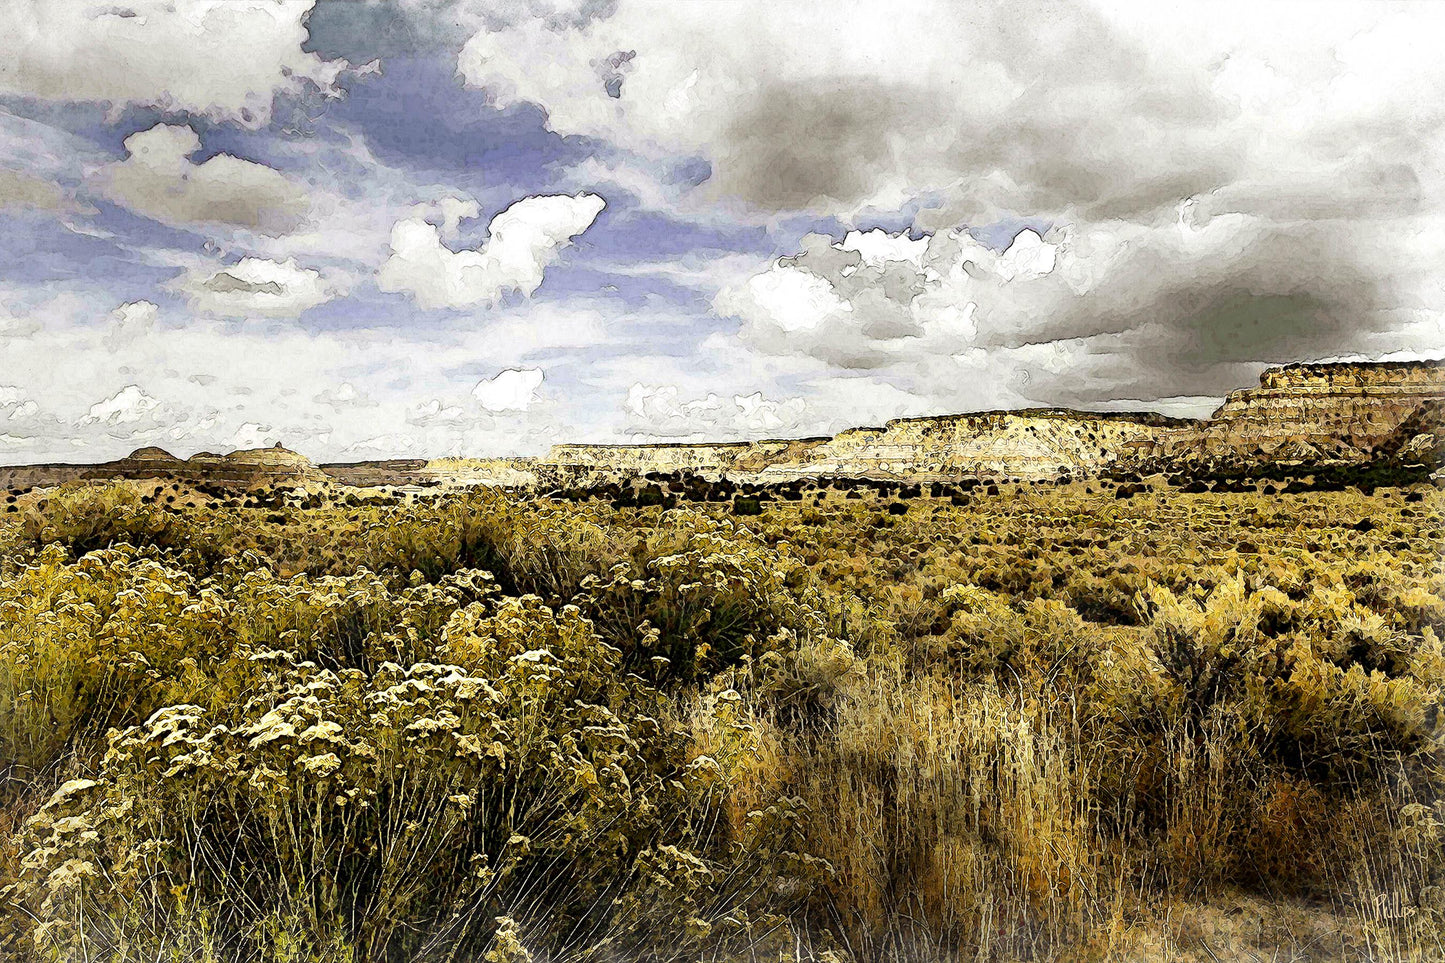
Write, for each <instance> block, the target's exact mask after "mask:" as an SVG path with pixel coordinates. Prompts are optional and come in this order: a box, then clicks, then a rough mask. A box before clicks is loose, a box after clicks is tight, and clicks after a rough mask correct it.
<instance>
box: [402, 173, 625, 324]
mask: <svg viewBox="0 0 1445 963" xmlns="http://www.w3.org/2000/svg"><path fill="white" fill-rule="evenodd" d="M606 206H607V205H606V202H605V201H604V200H603V199H602V198H601V197H598V196H597V195H596V194H586V193H579V194H576V195H566V194H559V195H542V196H538V197H525V198H523V199H521V200H519V201H516V202H515V203H513V204H512V205H511V206H510V207H508V208H507V209H506V210H504V211H502V212H501V213H500V214H498V215H497V216H496V217H493V218H492V220H491V223H490V225H489V226H488V231H489V234H490V236H489V237H488V239H487V241H486V243H485V244H483V245H482V246H481V247H480V248H477V249H475V250H462V251H457V252H453V251H452V250H451V249H450V248H448V247H447V246H446V245H445V244H443V243H442V241H443V239H444V238H447V237H455V234H456V231H457V227H458V223H459V222H460V221H461V220H463V219H467V218H474V217H476V216H477V215H478V214H479V213H480V210H479V208H478V207H477V205H476V203H475V202H471V201H466V200H462V199H458V198H451V199H448V200H445V201H442V202H441V203H440V204H439V205H437V206H436V208H435V209H434V211H433V214H434V215H435V216H439V217H440V218H441V220H442V225H441V227H440V228H438V227H436V226H434V225H432V224H429V223H427V221H426V215H425V214H422V215H418V216H415V217H409V218H406V219H404V220H401V221H398V222H397V224H396V226H395V227H394V228H393V229H392V232H391V256H390V257H388V258H387V260H386V263H384V264H383V265H382V266H381V269H380V270H379V271H378V272H377V276H376V279H377V286H378V287H379V288H381V290H383V291H399V292H406V293H408V294H410V295H411V296H412V297H413V298H414V299H415V300H416V302H417V303H418V304H419V305H421V306H422V307H423V308H427V309H431V308H460V307H469V306H472V305H477V304H488V305H490V304H495V303H496V302H497V301H499V300H501V298H502V297H503V296H505V295H506V294H508V293H509V292H512V291H517V292H520V293H521V294H523V295H524V296H530V295H531V294H532V293H533V292H534V291H536V290H537V288H538V287H540V286H541V284H542V275H543V272H544V270H545V269H546V267H547V266H548V265H550V264H552V263H553V262H554V261H556V260H557V257H558V256H559V252H560V251H561V249H562V248H563V247H565V246H566V245H567V244H568V243H569V242H570V240H571V239H572V238H574V237H576V236H577V235H579V234H581V233H582V232H583V231H585V230H587V228H589V227H591V226H592V222H593V221H595V220H596V219H597V215H598V214H600V213H602V209H603V208H604V207H606Z"/></svg>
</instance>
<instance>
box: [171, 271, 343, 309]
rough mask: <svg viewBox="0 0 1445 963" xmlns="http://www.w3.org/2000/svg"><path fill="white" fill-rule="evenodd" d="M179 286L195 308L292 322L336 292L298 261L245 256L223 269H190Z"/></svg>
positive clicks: (314, 272)
mask: <svg viewBox="0 0 1445 963" xmlns="http://www.w3.org/2000/svg"><path fill="white" fill-rule="evenodd" d="M176 287H177V288H178V290H179V291H181V293H183V294H185V295H186V297H187V298H189V300H190V302H191V306H192V307H194V308H195V309H196V310H198V311H202V312H204V313H206V314H213V315H220V316H226V317H268V318H294V317H296V316H297V315H299V314H301V313H302V312H303V311H306V310H307V309H309V308H314V307H315V306H316V305H318V304H323V303H325V302H327V301H329V300H331V299H332V298H333V297H335V296H336V295H337V293H338V292H337V291H336V290H335V289H334V288H333V287H332V286H331V285H330V284H328V283H327V282H326V281H325V279H323V278H322V276H321V273H320V272H319V271H313V270H311V269H309V268H303V267H300V266H299V265H297V263H296V260H295V259H294V258H288V259H287V260H285V261H271V260H267V259H266V258H258V257H245V258H242V259H241V260H239V261H237V262H236V263H235V264H232V265H230V266H229V267H226V268H224V269H222V270H220V271H214V272H212V271H211V270H210V269H209V268H206V269H201V270H197V271H192V272H190V273H188V274H186V275H184V276H183V277H182V279H181V280H180V282H179V284H178V285H176Z"/></svg>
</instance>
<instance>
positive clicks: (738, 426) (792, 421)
mask: <svg viewBox="0 0 1445 963" xmlns="http://www.w3.org/2000/svg"><path fill="white" fill-rule="evenodd" d="M623 411H624V413H625V414H626V417H627V431H628V433H629V434H632V435H639V436H645V437H653V438H673V439H679V438H685V439H689V440H705V439H713V440H732V439H744V440H746V439H755V438H760V437H764V436H768V435H773V434H788V433H792V432H794V431H796V429H797V427H798V426H799V425H800V424H802V423H803V422H804V420H805V419H806V418H807V416H808V414H809V411H808V406H807V403H806V402H804V401H803V399H801V398H789V399H787V400H785V401H773V400H770V399H768V398H765V397H763V393H762V392H761V391H755V392H753V393H752V394H748V395H733V396H732V397H731V398H730V399H728V398H723V397H719V396H718V395H717V394H714V393H711V392H709V393H708V394H707V395H705V396H703V397H700V398H683V397H682V392H681V391H680V390H679V389H678V388H677V386H675V385H647V384H642V383H641V382H638V383H636V384H634V385H633V386H632V387H631V388H629V389H628V391H627V400H626V401H625V402H624V404H623Z"/></svg>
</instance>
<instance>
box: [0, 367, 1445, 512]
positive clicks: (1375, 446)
mask: <svg viewBox="0 0 1445 963" xmlns="http://www.w3.org/2000/svg"><path fill="white" fill-rule="evenodd" d="M1442 454H1445V363H1442V362H1439V361H1418V362H1382V363H1331V364H1292V365H1286V366H1283V367H1277V368H1270V369H1268V370H1267V371H1265V372H1264V373H1263V374H1262V375H1261V376H1260V379H1259V385H1258V386H1256V387H1250V388H1242V389H1240V390H1238V391H1234V392H1232V393H1230V395H1229V396H1228V398H1226V399H1225V401H1224V403H1223V404H1222V405H1221V406H1220V407H1219V408H1218V410H1216V411H1215V412H1214V414H1213V415H1212V416H1211V417H1209V418H1208V419H1204V420H1191V419H1178V418H1168V417H1165V416H1163V415H1160V414H1157V413H1154V412H1087V411H1074V410H1070V409H1064V408H1034V409H1021V410H1013V411H987V412H974V413H969V414H957V415H936V416H931V417H924V418H899V419H895V420H893V421H890V422H888V423H887V424H885V425H883V426H881V427H876V428H851V429H848V430H847V431H843V432H840V433H838V434H837V435H834V436H832V437H817V438H796V439H768V440H759V441H743V442H698V443H688V442H664V443H656V444H629V445H591V444H559V445H554V446H553V447H552V449H551V451H550V452H549V453H548V455H547V456H546V457H545V458H541V459H532V458H444V459H436V460H431V461H426V460H421V459H392V460H386V461H371V462H352V463H346V464H335V465H323V466H320V467H318V466H316V465H313V464H312V463H311V462H310V461H309V460H308V459H307V458H305V457H304V456H302V455H300V454H298V453H296V452H294V451H291V450H290V449H287V448H285V447H283V446H282V445H280V444H279V443H278V444H277V445H275V446H274V447H271V448H252V449H244V450H241V451H234V452H232V453H230V454H229V455H215V454H211V453H209V452H201V453H199V454H196V455H193V456H192V457H190V458H188V459H181V458H177V457H175V456H174V455H172V454H170V453H169V452H167V451H165V450H164V449H162V448H157V447H145V448H139V449H137V450H135V451H134V452H132V453H131V454H130V455H128V456H126V457H125V458H121V459H118V460H116V461H112V462H106V463H104V464H100V465H88V466H87V465H35V466H26V467H19V468H6V469H0V480H4V481H5V483H6V484H7V486H8V487H12V488H13V487H35V486H44V485H54V484H59V483H61V482H64V481H73V480H96V481H99V480H105V479H116V478H157V477H169V478H175V479H177V480H182V481H188V482H192V483H205V484H210V485H218V486H224V487H233V488H241V489H253V488H260V487H265V486H272V485H307V484H314V483H339V484H349V485H356V486H368V485H397V484H400V485H437V484H453V485H474V484H481V485H505V486H514V487H525V486H545V487H557V486H579V485H580V486H585V485H589V484H595V483H599V482H605V481H609V480H615V479H618V478H619V477H625V476H638V475H643V474H647V473H649V472H689V473H693V474H697V475H703V476H713V477H722V476H727V477H730V478H734V479H739V480H750V481H755V482H769V481H779V482H786V481H791V480H795V479H799V478H807V477H855V478H887V479H898V480H905V481H910V482H917V481H929V480H943V479H959V478H968V477H974V478H980V477H1011V478H1019V479H1051V478H1060V477H1075V478H1077V477H1084V476H1088V475H1097V474H1105V473H1117V472H1134V473H1138V472H1155V471H1168V472H1181V473H1200V472H1218V471H1226V472H1237V471H1249V470H1251V469H1252V468H1255V467H1259V466H1269V465H1285V466H1301V467H1304V468H1308V467H1312V466H1313V467H1321V468H1324V467H1337V466H1343V467H1349V466H1365V465H1370V464H1375V463H1389V464H1393V465H1405V466H1419V467H1425V468H1429V469H1431V470H1435V469H1439V467H1440V463H1441V457H1442Z"/></svg>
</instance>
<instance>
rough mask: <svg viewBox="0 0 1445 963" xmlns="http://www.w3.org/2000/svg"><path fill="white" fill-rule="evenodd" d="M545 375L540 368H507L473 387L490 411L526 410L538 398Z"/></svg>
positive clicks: (484, 406)
mask: <svg viewBox="0 0 1445 963" xmlns="http://www.w3.org/2000/svg"><path fill="white" fill-rule="evenodd" d="M544 380H545V376H544V375H543V373H542V371H541V370H540V369H538V368H507V369H505V370H503V371H501V372H499V373H497V374H496V375H495V376H493V377H491V378H488V379H487V380H485V381H480V382H478V383H477V386H476V387H475V388H473V389H472V397H473V398H476V399H477V401H479V402H480V403H481V405H482V407H483V408H485V409H487V410H488V411H526V410H527V409H528V408H530V407H532V404H533V402H535V401H536V400H537V389H538V388H540V387H542V382H543V381H544Z"/></svg>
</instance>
